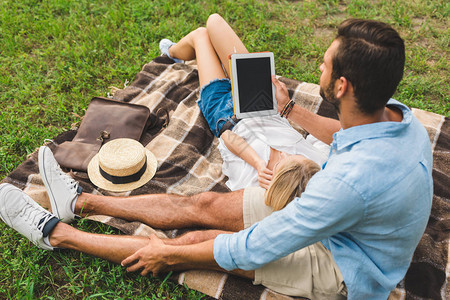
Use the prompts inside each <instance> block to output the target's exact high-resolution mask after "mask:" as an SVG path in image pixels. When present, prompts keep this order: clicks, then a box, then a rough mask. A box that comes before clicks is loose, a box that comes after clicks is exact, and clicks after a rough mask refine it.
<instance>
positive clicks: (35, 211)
mask: <svg viewBox="0 0 450 300" xmlns="http://www.w3.org/2000/svg"><path fill="white" fill-rule="evenodd" d="M19 216H24V217H25V221H26V222H29V223H30V224H31V225H33V224H37V229H38V230H39V231H41V232H42V230H43V229H44V226H45V224H47V222H48V220H50V219H51V218H53V216H52V215H51V214H48V213H47V212H45V211H42V210H40V209H39V208H37V207H36V205H34V204H32V203H30V202H28V201H25V205H24V206H23V208H22V210H21V212H20V214H19Z"/></svg>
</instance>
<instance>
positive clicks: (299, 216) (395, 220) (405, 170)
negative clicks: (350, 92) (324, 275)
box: [214, 99, 433, 299]
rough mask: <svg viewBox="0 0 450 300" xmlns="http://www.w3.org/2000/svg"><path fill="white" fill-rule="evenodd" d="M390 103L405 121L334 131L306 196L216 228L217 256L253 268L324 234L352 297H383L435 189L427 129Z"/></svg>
mask: <svg viewBox="0 0 450 300" xmlns="http://www.w3.org/2000/svg"><path fill="white" fill-rule="evenodd" d="M388 105H392V106H395V107H397V108H399V109H400V110H401V111H402V113H403V120H402V122H380V123H374V124H368V125H362V126H355V127H351V128H348V129H346V130H340V131H339V132H337V133H335V134H334V135H333V143H332V145H331V150H330V156H329V159H328V161H327V163H326V164H325V165H324V167H323V170H322V171H320V172H318V173H317V174H316V175H314V176H313V178H311V180H310V181H309V183H308V185H307V188H306V190H305V191H304V192H303V193H302V195H301V197H300V198H295V199H294V200H293V201H292V202H291V203H290V204H289V205H288V206H286V208H284V209H283V210H281V211H278V212H274V213H273V214H272V215H270V216H269V217H267V218H265V219H264V220H263V221H261V222H259V223H256V224H254V225H253V226H251V227H250V228H248V229H246V230H243V231H241V232H239V233H235V234H232V235H219V236H218V237H217V238H216V239H215V242H214V258H215V260H216V261H217V263H218V264H219V265H220V266H221V267H222V268H224V269H227V270H233V269H237V268H239V269H244V270H253V269H257V268H259V267H261V266H263V265H264V264H266V263H268V262H271V261H274V260H276V259H279V258H281V257H284V256H286V255H287V254H289V253H292V252H294V251H296V250H298V249H301V248H304V247H306V246H308V245H311V244H313V243H315V242H318V241H321V242H322V243H323V244H324V246H325V247H327V248H328V249H329V250H330V251H331V253H332V255H333V258H334V260H335V262H336V264H337V265H338V267H339V269H340V271H341V273H342V275H343V277H344V281H345V284H346V285H347V288H348V298H349V299H386V298H387V297H388V295H389V291H391V290H393V289H394V288H395V286H396V284H397V283H398V282H399V281H400V280H401V279H402V278H403V277H404V275H405V273H406V271H407V269H408V267H409V264H410V262H411V258H412V255H413V253H414V250H415V248H416V247H417V244H418V243H419V240H420V238H421V237H422V234H423V232H424V230H425V227H426V224H427V221H428V217H429V214H430V210H431V202H432V195H433V187H432V176H431V171H432V152H431V146H430V141H429V137H428V134H427V132H426V130H425V129H424V128H423V126H422V125H421V124H420V122H419V121H418V120H417V119H416V118H415V117H414V116H413V115H412V113H411V111H410V110H409V109H408V108H407V107H406V106H404V105H403V104H401V103H400V102H398V101H395V100H393V99H391V100H390V101H389V102H388ZM299 268H301V266H299Z"/></svg>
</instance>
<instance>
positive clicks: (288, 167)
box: [265, 159, 320, 210]
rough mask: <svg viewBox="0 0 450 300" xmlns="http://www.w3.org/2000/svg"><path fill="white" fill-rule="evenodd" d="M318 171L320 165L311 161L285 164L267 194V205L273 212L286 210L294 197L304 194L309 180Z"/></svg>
mask: <svg viewBox="0 0 450 300" xmlns="http://www.w3.org/2000/svg"><path fill="white" fill-rule="evenodd" d="M318 171H320V167H319V165H318V164H316V163H315V162H313V161H312V160H310V159H305V160H302V161H298V160H292V162H290V163H285V164H283V165H282V166H280V168H279V169H278V171H277V173H276V174H275V176H274V178H273V179H272V183H271V184H270V186H269V189H268V190H267V191H266V193H265V203H266V205H267V206H270V207H272V208H273V210H280V209H282V208H284V207H285V206H286V205H288V203H289V202H291V201H292V200H293V199H294V197H299V196H300V195H301V193H303V191H304V190H305V188H306V184H307V183H308V181H309V179H310V178H311V177H312V176H313V175H314V174H316V173H317V172H318Z"/></svg>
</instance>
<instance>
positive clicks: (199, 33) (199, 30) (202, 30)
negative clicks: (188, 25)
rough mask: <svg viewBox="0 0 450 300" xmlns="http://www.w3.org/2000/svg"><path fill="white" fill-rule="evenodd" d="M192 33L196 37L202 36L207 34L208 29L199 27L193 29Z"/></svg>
mask: <svg viewBox="0 0 450 300" xmlns="http://www.w3.org/2000/svg"><path fill="white" fill-rule="evenodd" d="M194 33H195V35H196V36H197V37H204V36H207V35H208V31H206V27H199V28H197V29H195V30H194Z"/></svg>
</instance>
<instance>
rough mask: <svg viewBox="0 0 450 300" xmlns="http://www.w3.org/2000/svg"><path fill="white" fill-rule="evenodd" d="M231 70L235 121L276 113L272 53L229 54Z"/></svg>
mask: <svg viewBox="0 0 450 300" xmlns="http://www.w3.org/2000/svg"><path fill="white" fill-rule="evenodd" d="M230 71H231V74H230V78H231V86H232V93H233V106H234V114H235V115H236V117H237V118H238V119H243V118H250V117H258V116H269V115H275V114H277V101H276V99H275V87H274V86H273V84H272V75H274V74H275V63H274V56H273V53H272V52H259V53H246V54H231V55H230Z"/></svg>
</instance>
